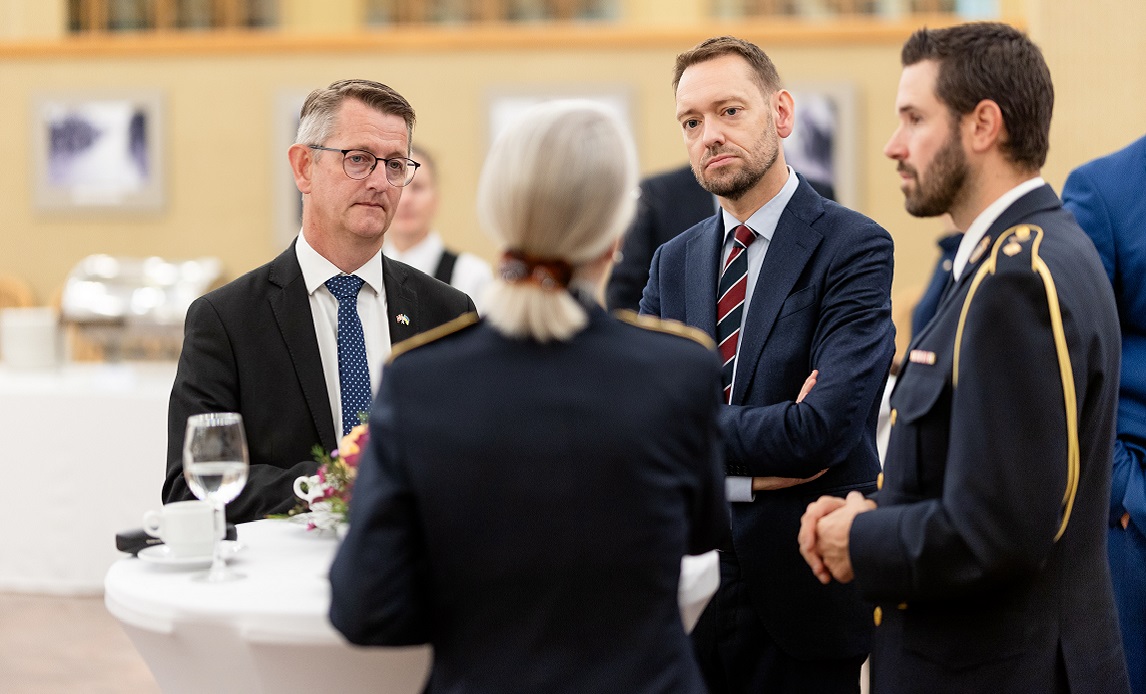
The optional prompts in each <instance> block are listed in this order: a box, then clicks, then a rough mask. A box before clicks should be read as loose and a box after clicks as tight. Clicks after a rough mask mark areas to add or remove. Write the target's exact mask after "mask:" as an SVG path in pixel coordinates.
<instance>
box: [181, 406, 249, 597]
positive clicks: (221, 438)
mask: <svg viewBox="0 0 1146 694" xmlns="http://www.w3.org/2000/svg"><path fill="white" fill-rule="evenodd" d="M248 467H249V463H248V457H247V437H246V434H245V433H244V432H243V417H242V415H240V414H238V413H237V412H208V413H206V414H197V415H192V416H190V417H188V418H187V435H186V436H185V437H184V439H183V477H184V479H186V480H187V486H188V487H190V488H191V492H192V493H193V494H194V495H195V496H197V497H199V498H200V499H203V500H205V501H209V502H211V504H213V505H214V506H215V518H216V522H217V524H218V532H217V535H216V537H215V554H214V558H213V559H212V561H211V570H210V571H208V572H207V573H206V574H203V575H201V576H196V577H195V578H196V579H197V580H201V581H206V582H208V583H216V582H220V581H231V580H234V579H236V578H243V575H242V574H239V573H236V572H234V571H232V570H230V569H228V568H227V562H226V561H225V560H224V559H223V536H224V535H225V534H226V527H227V521H226V515H225V512H224V507H225V506H226V505H227V504H228V503H230V501H231V500H232V499H234V498H235V497H236V496H238V495H239V492H241V491H243V486H244V485H245V484H246V483H247V470H248Z"/></svg>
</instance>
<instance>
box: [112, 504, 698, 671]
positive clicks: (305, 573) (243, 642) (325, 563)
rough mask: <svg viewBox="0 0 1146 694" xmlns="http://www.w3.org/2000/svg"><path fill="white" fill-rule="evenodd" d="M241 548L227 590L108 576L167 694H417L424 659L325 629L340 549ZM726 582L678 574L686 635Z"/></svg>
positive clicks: (326, 541) (115, 608)
mask: <svg viewBox="0 0 1146 694" xmlns="http://www.w3.org/2000/svg"><path fill="white" fill-rule="evenodd" d="M239 541H240V542H241V543H242V544H243V546H244V548H243V549H242V550H241V551H240V552H239V554H238V555H237V556H236V557H235V559H234V560H233V561H232V565H233V566H234V568H235V569H236V570H237V571H240V572H242V573H244V574H246V576H247V578H246V579H243V580H239V581H234V582H231V583H226V584H222V585H210V584H204V583H197V582H194V581H192V580H191V576H192V575H193V574H194V573H196V571H188V570H185V569H179V570H172V569H169V568H167V567H163V566H156V565H154V564H148V563H145V562H143V561H141V560H139V559H133V558H126V559H124V560H122V561H120V562H117V563H116V564H115V565H114V566H112V567H111V570H110V571H108V573H107V578H106V581H105V583H104V587H105V592H104V600H105V603H106V604H107V608H108V611H110V612H111V613H112V614H113V615H114V616H115V617H116V618H118V619H119V620H120V621H121V622H122V623H123V626H124V629H125V631H127V634H128V636H129V637H131V640H132V642H133V643H134V644H135V646H136V648H137V649H138V650H139V652H140V653H141V654H142V655H143V657H144V659H145V660H146V661H147V664H148V666H149V667H150V668H151V671H152V673H153V674H154V675H155V679H156V681H157V682H158V683H159V685H160V687H161V688H162V689H163V691H164V692H166V693H168V694H172V693H179V692H196V693H198V692H205V691H211V692H219V693H221V694H226V693H228V692H236V693H239V692H242V693H252V692H274V693H276V694H278V693H281V692H285V691H330V692H359V691H361V692H367V691H369V692H419V691H421V689H422V687H423V686H424V684H425V679H426V676H427V675H428V673H429V666H430V658H431V653H430V649H429V648H428V647H425V646H418V647H412V648H357V647H354V646H351V645H349V644H347V643H346V642H345V641H344V640H343V639H342V637H341V636H340V635H339V634H338V633H337V632H336V631H335V630H334V628H333V627H332V626H331V625H330V623H329V622H328V621H327V611H328V609H329V605H330V584H329V582H328V580H327V571H328V569H329V566H330V563H331V561H333V559H334V554H335V551H336V550H337V547H338V543H337V540H336V539H335V538H333V537H332V536H324V535H318V534H315V533H313V532H309V533H308V532H307V531H306V529H305V526H303V525H300V524H295V523H292V522H290V521H281V520H263V521H256V522H254V523H244V524H242V525H240V526H239ZM200 571H201V570H200ZM719 581H720V576H719V567H718V562H717V559H716V553H715V552H710V553H708V554H706V555H701V556H700V557H686V558H685V559H684V561H683V562H682V574H681V582H680V592H679V596H678V597H679V600H680V605H681V615H682V618H683V619H684V620H685V624H686V625H687V626H688V627H689V628H691V626H692V624H695V621H696V617H698V616H699V615H700V612H701V611H702V610H703V609H704V605H705V604H707V602H708V600H709V598H710V597H711V595H712V593H713V592H714V591H715V590H716V586H717V584H718V583H719Z"/></svg>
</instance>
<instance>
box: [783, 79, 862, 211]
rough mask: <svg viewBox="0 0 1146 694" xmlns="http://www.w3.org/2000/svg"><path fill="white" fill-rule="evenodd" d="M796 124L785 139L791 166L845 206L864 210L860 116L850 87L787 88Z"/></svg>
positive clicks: (808, 85) (799, 85) (806, 85)
mask: <svg viewBox="0 0 1146 694" xmlns="http://www.w3.org/2000/svg"><path fill="white" fill-rule="evenodd" d="M788 91H789V92H791V93H792V99H793V100H794V101H795V104H796V125H795V127H794V128H793V129H792V134H791V135H789V136H788V137H787V138H785V139H784V140H783V142H784V158H785V159H786V160H787V162H788V165H789V166H791V167H792V168H793V169H795V170H796V171H798V172H799V173H800V174H801V175H802V176H804V177H805V178H806V179H808V180H809V181H810V182H812V183H815V184H817V188H819V189H820V190H821V192H822V191H825V190H826V191H830V192H831V197H832V198H833V199H834V200H835V201H836V202H838V203H840V204H841V205H844V206H845V207H851V208H852V209H857V208H858V207H859V206H860V202H861V200H860V194H861V192H862V191H861V190H860V184H859V183H860V175H859V170H858V165H859V159H858V156H859V155H858V138H859V125H860V124H859V119H858V118H859V117H858V114H857V110H856V89H855V86H854V85H852V84H848V83H822V82H800V83H796V84H793V85H792V86H790V87H788Z"/></svg>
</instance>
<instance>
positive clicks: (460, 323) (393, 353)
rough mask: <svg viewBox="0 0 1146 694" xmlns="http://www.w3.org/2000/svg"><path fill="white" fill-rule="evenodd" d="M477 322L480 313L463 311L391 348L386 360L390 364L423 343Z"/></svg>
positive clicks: (426, 343) (438, 338) (428, 342)
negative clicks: (453, 317)
mask: <svg viewBox="0 0 1146 694" xmlns="http://www.w3.org/2000/svg"><path fill="white" fill-rule="evenodd" d="M477 323H478V314H476V313H474V312H473V311H470V312H469V313H463V314H462V315H460V316H458V317H457V318H455V319H453V320H452V321H450V322H448V323H443V324H441V325H439V326H438V327H436V328H431V329H430V330H427V331H426V332H424V333H418V334H417V335H415V336H413V337H408V338H406V339H405V340H402V341H401V342H399V343H398V344H396V345H394V346H393V347H392V348H391V349H390V358H389V359H387V360H386V363H387V364H389V363H390V362H392V361H394V359H395V358H397V357H398V356H400V355H402V354H405V353H406V352H409V351H410V350H412V349H417V348H418V347H421V346H422V345H428V344H430V343H431V342H433V341H434V340H440V339H441V338H443V337H445V336H446V335H452V334H454V333H456V332H458V331H459V330H465V329H466V328H468V327H470V326H471V325H477Z"/></svg>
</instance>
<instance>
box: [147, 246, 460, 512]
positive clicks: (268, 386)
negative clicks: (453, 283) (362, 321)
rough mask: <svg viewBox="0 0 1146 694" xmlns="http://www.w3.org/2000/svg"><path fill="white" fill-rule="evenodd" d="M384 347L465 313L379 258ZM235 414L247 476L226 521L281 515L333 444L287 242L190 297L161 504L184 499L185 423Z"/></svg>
mask: <svg viewBox="0 0 1146 694" xmlns="http://www.w3.org/2000/svg"><path fill="white" fill-rule="evenodd" d="M382 280H383V284H384V286H385V289H386V302H387V310H388V313H389V315H391V316H397V315H398V314H405V315H406V316H407V317H409V319H410V320H409V324H408V325H407V324H406V323H405V322H402V323H400V322H398V321H396V320H395V321H392V322H391V323H390V341H391V342H392V343H397V342H400V341H402V340H404V339H406V338H408V337H412V336H414V335H416V334H418V333H419V332H422V331H425V330H429V329H430V328H434V327H436V326H438V325H441V324H442V323H445V322H447V321H449V320H451V319H453V318H455V317H457V316H459V315H461V314H463V313H465V312H467V311H473V310H474V304H473V301H471V300H470V299H469V297H468V296H466V295H465V294H463V293H462V292H459V291H458V290H456V289H454V288H453V287H450V286H449V285H447V284H443V283H441V282H439V281H437V280H435V279H433V278H432V277H428V276H427V275H425V274H423V273H422V272H419V271H418V270H415V269H414V268H412V267H410V266H409V265H405V264H404V263H399V262H397V261H394V260H390V259H389V258H386V257H385V256H383V258H382ZM201 412H239V413H240V414H242V415H243V425H244V427H245V429H246V433H247V446H248V448H249V450H250V461H251V470H250V477H249V478H248V480H247V485H246V487H245V488H244V490H243V492H242V494H240V495H239V496H238V498H236V499H235V500H234V501H232V502H231V503H230V504H228V505H227V518H228V520H230V521H231V522H233V523H243V522H246V521H251V520H256V519H259V518H262V517H263V516H265V515H267V514H268V513H283V512H285V511H288V510H290V509H291V508H293V507H294V505H295V504H296V503H297V501H298V499H297V498H296V497H295V496H294V492H293V490H292V485H293V484H294V480H295V478H297V477H299V476H300V475H313V474H314V473H315V470H316V469H317V468H318V464H317V463H315V462H314V456H313V455H312V453H311V449H312V448H313V447H314V446H315V445H316V444H319V445H321V446H322V448H323V449H324V450H327V451H330V450H333V449H334V448H337V446H338V437H337V435H336V433H335V431H334V421H333V419H332V417H331V407H330V398H329V397H328V395H327V389H326V379H325V377H324V376H323V373H322V359H321V358H320V357H319V352H318V339H317V338H316V337H315V334H314V319H313V317H312V314H311V310H310V299H309V297H308V296H307V293H306V285H305V284H304V282H303V277H302V269H301V268H300V267H299V264H298V258H297V257H296V256H295V250H294V245H293V244H292V245H291V247H290V248H288V249H286V251H284V252H283V253H282V254H281V255H279V257H277V258H275V259H274V260H272V261H271V262H270V263H267V264H266V265H263V266H262V267H260V268H257V269H255V270H252V271H251V272H249V273H247V274H246V275H243V276H242V277H240V278H238V279H236V280H235V281H233V282H231V283H229V284H227V285H225V286H223V287H220V288H219V289H216V290H214V291H212V292H210V293H208V294H206V295H204V296H202V297H200V298H199V299H197V300H196V301H195V302H194V303H193V304H192V305H191V307H190V308H189V309H188V311H187V319H186V322H185V326H184V338H183V351H182V353H181V354H180V356H179V368H178V371H177V373H176V375H175V385H174V386H173V387H172V389H171V402H170V407H169V409H168V417H167V479H166V481H165V482H164V483H163V500H164V503H170V502H172V501H181V500H185V499H194V498H195V497H194V495H193V494H192V493H191V491H190V489H188V488H187V483H186V482H185V481H184V479H183V438H184V434H185V429H186V426H187V418H188V417H189V416H191V415H193V414H198V413H201Z"/></svg>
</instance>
